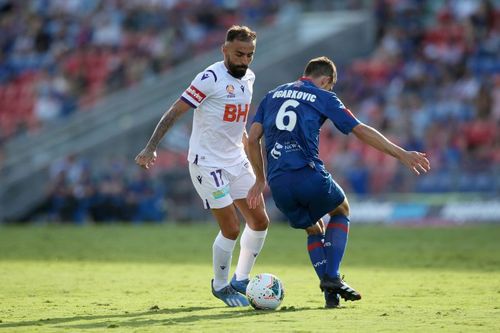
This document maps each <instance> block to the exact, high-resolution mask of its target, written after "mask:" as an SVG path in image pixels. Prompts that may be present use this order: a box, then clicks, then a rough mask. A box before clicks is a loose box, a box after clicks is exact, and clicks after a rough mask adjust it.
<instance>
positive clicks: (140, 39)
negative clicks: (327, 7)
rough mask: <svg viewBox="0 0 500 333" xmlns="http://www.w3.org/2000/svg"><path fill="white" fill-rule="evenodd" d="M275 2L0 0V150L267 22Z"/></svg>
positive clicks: (270, 17) (274, 11) (276, 0)
mask: <svg viewBox="0 0 500 333" xmlns="http://www.w3.org/2000/svg"><path fill="white" fill-rule="evenodd" d="M280 2H283V1H282V0H245V1H223V0H26V1H14V0H0V145H1V144H2V142H4V141H6V140H7V139H8V138H11V137H12V136H17V135H22V134H25V133H26V132H29V131H36V129H37V128H38V127H40V126H41V125H43V124H44V123H48V122H53V121H56V120H57V119H60V118H62V117H65V116H67V115H69V114H71V113H72V112H74V111H75V110H77V109H86V108H88V107H90V106H92V105H93V104H94V103H95V102H96V101H97V100H98V99H99V98H100V97H101V96H103V95H105V94H108V93H110V92H113V91H115V90H118V89H122V88H124V87H129V86H132V85H134V84H135V83H137V82H140V81H143V80H147V79H148V78H152V77H154V76H157V75H159V74H161V73H163V72H165V71H167V70H168V69H169V68H171V67H173V66H175V65H176V64H178V63H179V62H181V61H183V60H184V59H189V58H191V57H193V56H195V55H197V54H200V53H202V52H204V51H206V50H208V49H212V48H213V47H214V46H216V45H219V44H220V43H221V40H224V37H225V32H226V30H227V28H228V27H229V26H231V25H233V24H248V25H250V26H259V25H265V24H268V23H270V22H271V21H272V20H273V18H274V16H275V14H276V11H277V10H278V8H279V6H278V5H279V3H280Z"/></svg>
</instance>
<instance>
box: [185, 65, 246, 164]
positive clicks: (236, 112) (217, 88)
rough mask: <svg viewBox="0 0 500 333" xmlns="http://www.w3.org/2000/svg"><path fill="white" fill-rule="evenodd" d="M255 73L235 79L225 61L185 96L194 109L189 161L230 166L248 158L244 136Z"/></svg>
mask: <svg viewBox="0 0 500 333" xmlns="http://www.w3.org/2000/svg"><path fill="white" fill-rule="evenodd" d="M254 81H255V74H254V73H253V72H252V71H251V70H250V69H247V72H246V74H245V76H244V77H242V78H241V79H237V78H235V77H233V76H231V75H230V74H229V73H228V71H227V68H226V66H225V65H224V62H223V61H220V62H216V63H215V64H213V65H211V66H209V67H207V68H206V69H205V70H204V71H203V72H201V73H199V74H198V75H197V76H196V78H195V79H194V80H193V82H191V85H190V86H189V88H187V89H186V91H184V92H183V93H182V96H181V99H182V100H183V101H184V102H186V103H188V104H189V105H191V106H192V107H193V108H195V109H196V110H194V116H193V130H192V132H191V138H190V139H189V154H188V160H189V161H190V162H191V163H195V164H198V165H202V166H210V167H229V166H234V165H236V164H239V163H241V162H242V161H243V160H244V159H245V158H246V155H245V151H244V149H243V143H242V137H243V132H244V130H245V125H246V122H247V118H248V113H249V112H250V102H251V100H252V92H253V83H254Z"/></svg>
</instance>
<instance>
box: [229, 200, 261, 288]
mask: <svg viewBox="0 0 500 333" xmlns="http://www.w3.org/2000/svg"><path fill="white" fill-rule="evenodd" d="M234 204H235V206H236V207H237V208H238V209H239V211H240V212H241V214H242V215H243V217H244V218H245V221H246V225H245V229H244V230H243V233H242V234H241V238H240V255H239V258H238V264H237V266H236V271H235V274H234V276H233V278H232V279H231V286H232V287H233V288H234V289H236V290H237V291H238V292H240V293H242V294H245V293H246V288H247V286H248V283H249V282H250V280H249V275H250V271H251V270H252V268H253V266H254V265H255V261H256V259H257V256H258V255H259V253H260V251H261V250H262V247H263V246H264V241H265V239H266V235H267V227H268V225H269V218H268V217H267V214H266V211H265V209H264V205H261V206H259V208H257V209H250V208H249V207H248V204H247V202H246V200H245V199H237V200H235V201H234Z"/></svg>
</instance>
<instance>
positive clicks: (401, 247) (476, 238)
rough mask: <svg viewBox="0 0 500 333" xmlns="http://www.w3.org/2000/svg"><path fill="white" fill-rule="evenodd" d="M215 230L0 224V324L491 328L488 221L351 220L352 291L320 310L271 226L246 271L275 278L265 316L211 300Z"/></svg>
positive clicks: (496, 248)
mask: <svg viewBox="0 0 500 333" xmlns="http://www.w3.org/2000/svg"><path fill="white" fill-rule="evenodd" d="M216 231H217V230H216V228H215V227H214V225H213V224H209V225H205V224H199V225H197V224H196V225H187V226H179V225H171V224H170V225H162V226H141V227H134V226H121V225H112V226H101V227H95V226H88V227H80V228H78V227H71V226H48V227H47V226H46V227H36V226H31V227H0V332H4V331H5V332H9V331H12V332H81V331H84V332H87V331H88V332H98V331H105V332H109V331H110V330H111V331H113V330H114V331H116V332H187V331H193V332H210V331H212V332H224V331H226V332H319V331H335V332H434V331H443V332H445V331H452V332H476V331H477V332H494V331H497V332H498V331H500V321H499V318H500V226H494V225H485V226H474V227H472V226H461V227H440V228H402V227H387V226H359V225H356V224H354V225H353V226H352V227H351V237H350V241H349V242H350V243H349V245H348V251H347V254H346V258H345V261H344V264H343V267H342V268H343V269H342V270H343V273H344V274H345V275H346V280H347V281H348V282H349V284H350V285H351V286H353V287H355V288H356V289H358V290H360V291H361V292H362V294H363V299H362V300H361V301H359V302H354V303H353V302H349V303H344V306H343V308H341V309H333V310H325V309H323V308H322V307H323V299H322V294H321V293H320V291H319V288H318V280H317V278H316V276H315V274H314V271H313V269H312V268H311V267H310V264H309V260H308V257H307V253H306V250H305V237H304V235H303V232H300V231H297V230H293V229H290V228H288V227H286V226H283V225H278V224H276V225H273V226H272V228H271V230H270V233H269V236H268V240H267V243H266V245H265V247H264V250H263V252H262V254H261V256H260V257H259V260H258V262H257V266H256V267H255V269H254V272H253V273H258V272H270V273H273V274H276V275H277V276H279V277H280V278H281V279H282V280H283V282H284V284H285V288H286V297H285V299H284V302H283V305H282V307H281V309H280V310H278V311H270V312H268V311H264V312H262V311H254V310H252V309H250V308H244V309H241V308H227V307H224V306H223V304H222V303H221V302H220V301H218V300H216V299H215V298H213V297H212V295H211V293H210V288H209V281H210V277H211V275H212V273H211V244H212V240H213V238H214V237H215V234H216ZM236 253H237V252H236ZM235 263H236V255H235V257H234V258H233V269H234V265H235Z"/></svg>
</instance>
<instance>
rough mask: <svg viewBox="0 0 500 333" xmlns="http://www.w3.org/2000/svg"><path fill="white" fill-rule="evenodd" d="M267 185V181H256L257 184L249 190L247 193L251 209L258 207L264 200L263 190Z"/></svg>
mask: <svg viewBox="0 0 500 333" xmlns="http://www.w3.org/2000/svg"><path fill="white" fill-rule="evenodd" d="M265 187H266V183H265V182H259V181H255V184H253V186H252V187H251V188H250V190H248V194H247V203H248V207H249V208H250V209H255V208H257V207H258V206H259V205H260V203H261V202H263V201H264V198H263V197H262V192H264V188H265Z"/></svg>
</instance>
